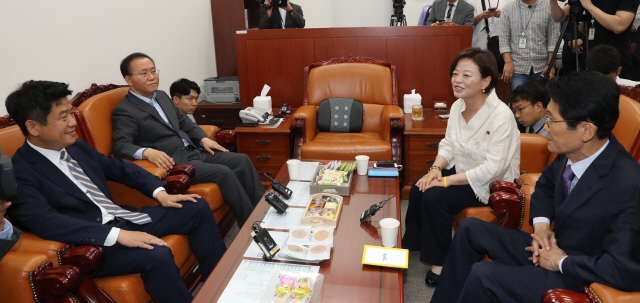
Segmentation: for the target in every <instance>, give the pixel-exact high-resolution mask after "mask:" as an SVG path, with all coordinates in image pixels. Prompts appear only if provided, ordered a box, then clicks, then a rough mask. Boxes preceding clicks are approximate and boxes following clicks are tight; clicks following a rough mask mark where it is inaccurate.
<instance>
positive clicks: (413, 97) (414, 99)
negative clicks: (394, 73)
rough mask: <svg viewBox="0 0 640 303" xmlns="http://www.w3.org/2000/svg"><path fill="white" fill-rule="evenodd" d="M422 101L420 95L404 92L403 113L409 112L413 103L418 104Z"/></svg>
mask: <svg viewBox="0 0 640 303" xmlns="http://www.w3.org/2000/svg"><path fill="white" fill-rule="evenodd" d="M421 103H422V96H420V94H405V95H404V113H405V114H410V113H411V111H412V108H413V106H414V105H420V104H421Z"/></svg>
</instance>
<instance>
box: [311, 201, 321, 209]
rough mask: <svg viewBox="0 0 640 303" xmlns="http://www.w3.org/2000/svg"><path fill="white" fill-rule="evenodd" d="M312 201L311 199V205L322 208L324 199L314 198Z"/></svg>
mask: <svg viewBox="0 0 640 303" xmlns="http://www.w3.org/2000/svg"><path fill="white" fill-rule="evenodd" d="M313 200H314V201H311V206H315V207H318V208H324V201H322V200H320V201H315V200H316V199H313Z"/></svg>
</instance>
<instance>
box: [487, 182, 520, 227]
mask: <svg viewBox="0 0 640 303" xmlns="http://www.w3.org/2000/svg"><path fill="white" fill-rule="evenodd" d="M524 202H525V201H524V195H522V193H521V192H520V191H518V194H512V193H505V192H494V193H492V194H491V196H489V206H490V207H491V209H493V210H494V211H495V212H497V213H498V214H499V215H498V216H497V217H496V218H495V219H494V220H493V221H492V222H491V223H494V224H497V225H500V226H502V227H507V228H513V227H515V228H522V220H523V219H524Z"/></svg>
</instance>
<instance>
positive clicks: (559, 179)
mask: <svg viewBox="0 0 640 303" xmlns="http://www.w3.org/2000/svg"><path fill="white" fill-rule="evenodd" d="M547 90H548V91H549V95H550V96H551V101H550V102H549V105H548V107H547V112H548V116H547V123H546V126H545V127H546V129H547V130H548V132H549V133H548V135H547V139H548V140H549V150H550V151H551V152H553V153H557V154H558V157H556V159H555V160H554V162H553V163H551V164H550V165H549V166H548V167H547V168H545V169H544V171H543V172H542V176H541V177H540V179H539V180H538V181H537V183H536V186H535V192H534V194H533V195H532V197H531V218H532V219H531V221H532V223H531V224H532V225H533V226H534V234H533V235H529V234H528V233H526V232H524V231H522V230H519V229H513V228H512V229H507V228H503V227H500V226H498V225H494V224H491V223H488V222H484V221H480V220H478V219H475V218H469V219H466V220H464V221H462V223H461V224H460V227H459V228H458V230H457V231H456V234H455V237H454V240H453V244H452V245H451V249H450V250H449V254H448V255H447V258H446V260H445V263H444V269H443V272H442V276H441V277H440V281H439V282H438V287H437V288H436V291H435V293H434V295H433V299H432V301H431V302H434V303H435V302H540V298H541V297H542V295H543V294H544V293H545V292H546V291H547V290H549V289H552V288H566V289H570V290H574V291H580V289H581V287H582V286H584V285H589V284H590V283H591V282H599V283H602V284H605V285H609V286H612V287H614V288H617V289H619V290H622V291H640V284H638V282H637V281H638V280H639V279H640V264H639V263H637V262H635V261H634V260H633V259H632V256H631V254H630V252H631V246H632V242H633V241H632V238H633V237H634V232H633V208H634V204H635V198H636V195H637V192H638V186H637V185H638V180H640V164H638V162H637V161H636V160H635V159H633V157H631V155H629V153H628V152H627V151H626V150H625V149H624V147H623V146H622V145H621V144H620V143H619V142H618V141H617V140H616V138H615V137H614V136H613V135H612V134H611V130H612V129H613V127H614V125H615V123H616V121H617V119H618V115H619V110H618V102H619V98H620V88H619V87H618V85H616V83H615V82H614V81H613V80H611V79H609V78H607V77H606V76H604V75H602V74H599V73H595V72H583V73H574V74H571V75H568V76H567V77H558V78H557V79H554V80H552V81H551V82H549V84H548V86H547ZM552 222H553V224H554V226H553V229H551V227H550V226H551V223H552ZM484 255H487V256H488V257H489V258H491V259H492V260H493V261H488V262H479V261H480V260H481V259H482V258H483V256H484Z"/></svg>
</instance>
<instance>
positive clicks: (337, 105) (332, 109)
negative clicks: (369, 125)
mask: <svg viewBox="0 0 640 303" xmlns="http://www.w3.org/2000/svg"><path fill="white" fill-rule="evenodd" d="M362 115H363V110H362V102H360V101H358V100H355V99H349V98H329V99H324V100H322V101H321V102H320V105H318V130H319V131H320V132H332V133H359V132H361V131H362V121H363V120H362Z"/></svg>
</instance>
